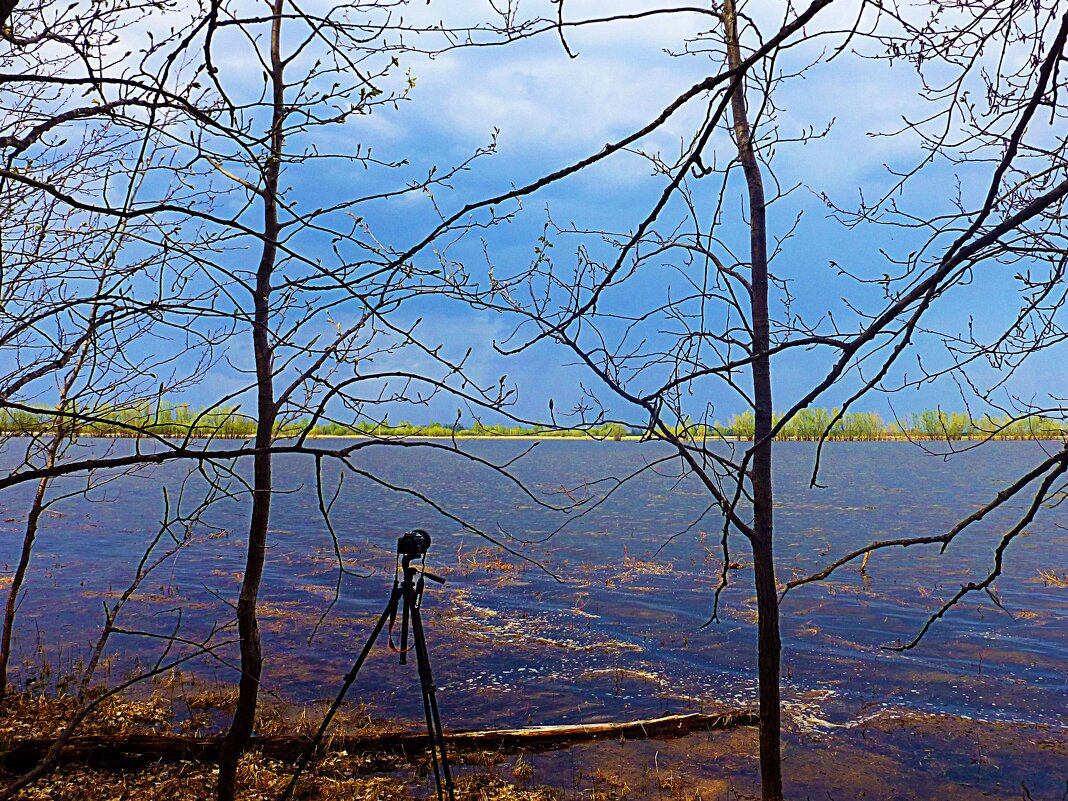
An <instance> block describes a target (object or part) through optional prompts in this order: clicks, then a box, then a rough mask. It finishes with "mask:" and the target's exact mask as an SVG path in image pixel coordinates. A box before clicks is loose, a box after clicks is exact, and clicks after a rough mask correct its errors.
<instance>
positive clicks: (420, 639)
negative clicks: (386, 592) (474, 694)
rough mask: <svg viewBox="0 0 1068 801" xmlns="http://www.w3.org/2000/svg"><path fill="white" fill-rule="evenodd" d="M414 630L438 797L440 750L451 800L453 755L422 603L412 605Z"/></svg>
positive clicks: (446, 790)
mask: <svg viewBox="0 0 1068 801" xmlns="http://www.w3.org/2000/svg"><path fill="white" fill-rule="evenodd" d="M411 616H412V634H413V635H414V639H415V658H416V662H417V663H418V666H419V683H420V685H421V686H422V690H423V711H424V713H425V714H426V730H427V735H428V736H429V737H430V749H431V756H432V759H433V763H434V778H435V779H437V780H438V799H439V801H440V799H441V796H442V793H441V790H442V783H441V779H440V778H439V776H438V761H439V754H440V762H441V775H442V776H443V777H444V779H445V784H444V787H445V794H446V795H448V797H449V801H455V799H456V795H455V792H454V790H453V784H452V771H451V770H450V769H449V758H448V755H447V754H446V753H445V733H444V731H443V730H442V727H441V715H440V714H439V713H438V700H437V695H436V693H437V687H436V686H435V685H434V677H433V675H431V672H430V651H429V650H428V649H427V646H426V636H425V635H424V634H423V621H422V618H421V617H420V615H419V607H418V606H416V605H415V604H413V605H412V608H411Z"/></svg>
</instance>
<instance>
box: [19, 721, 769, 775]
mask: <svg viewBox="0 0 1068 801" xmlns="http://www.w3.org/2000/svg"><path fill="white" fill-rule="evenodd" d="M756 723H757V716H756V714H755V713H753V712H747V711H736V712H722V713H719V714H701V713H691V714H685V715H667V716H665V717H660V718H652V719H649V720H636V721H628V722H621V723H580V724H575V725H569V726H531V727H527V728H522V729H491V730H484V731H452V732H447V733H446V735H445V740H446V744H447V747H448V748H449V750H450V751H453V752H465V751H485V750H491V751H504V752H508V751H520V750H522V751H537V750H547V749H552V748H558V747H561V746H567V745H576V744H579V743H586V742H593V741H596V740H605V739H629V740H639V739H669V738H672V737H683V736H685V735H688V734H694V733H696V732H700V731H713V730H715V729H730V728H735V727H737V726H752V725H755V724H756ZM310 741H311V738H310V737H306V736H292V735H280V736H258V737H253V738H252V743H251V745H250V747H251V748H252V749H253V750H256V751H259V752H260V753H262V754H264V755H266V756H269V757H271V758H274V759H281V760H286V761H295V760H296V759H298V758H299V757H300V755H301V754H303V753H304V750H305V749H306V748H307V747H308V743H309V742H310ZM53 742H54V740H51V739H26V740H19V741H16V742H14V743H12V744H11V747H10V748H8V749H7V751H5V752H4V753H3V754H0V763H2V765H3V768H4V769H5V770H8V771H22V770H26V769H27V768H29V767H31V766H32V765H34V764H35V763H36V762H37V760H39V759H40V758H41V757H42V756H43V755H44V754H45V752H46V751H47V750H48V749H49V748H50V747H51V745H52V743H53ZM220 742H222V738H221V737H183V736H179V735H167V734H122V735H86V736H82V737H72V738H71V739H70V741H69V742H68V743H67V745H66V746H65V747H64V748H63V751H62V754H61V756H60V762H62V763H70V762H86V763H92V764H95V765H103V766H108V765H112V766H120V767H131V766H133V765H136V764H144V763H147V762H175V761H179V760H202V761H210V760H215V759H217V758H218V753H219V743H220ZM426 747H427V736H426V733H425V732H423V733H420V732H412V731H401V732H395V731H394V732H368V733H366V734H358V733H357V734H352V735H338V736H334V737H329V738H327V741H326V742H325V743H324V745H323V747H322V748H321V749H320V750H322V751H330V752H338V751H345V752H347V753H349V754H366V753H388V754H393V755H397V756H402V757H415V756H418V755H420V754H422V752H423V751H424V750H425V749H426Z"/></svg>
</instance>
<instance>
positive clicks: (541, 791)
mask: <svg viewBox="0 0 1068 801" xmlns="http://www.w3.org/2000/svg"><path fill="white" fill-rule="evenodd" d="M291 770H292V766H290V765H288V764H283V763H279V762H276V761H274V760H269V759H264V758H263V757H262V756H260V755H258V754H249V755H246V756H245V757H244V758H243V759H242V760H241V763H240V766H239V768H238V774H237V779H238V786H239V788H240V789H239V792H238V796H237V797H238V799H239V801H276V799H278V798H279V797H280V796H281V794H282V792H283V790H284V789H285V787H286V785H287V784H288V782H289V777H290V771H291ZM217 774H218V769H217V768H216V767H215V766H214V765H206V764H194V763H188V762H186V763H179V764H175V765H156V766H152V767H151V768H146V769H144V770H138V771H129V772H120V771H105V770H92V769H89V768H85V767H81V766H77V767H75V766H72V767H68V768H64V769H63V770H61V771H58V772H56V773H54V774H52V775H51V776H49V777H47V778H46V779H43V780H42V781H41V782H39V783H38V784H36V785H34V786H32V787H30V788H28V789H27V790H25V791H23V792H22V793H21V794H20V795H19V796H17V798H18V799H19V801H129V800H130V799H137V800H138V801H189V799H207V798H212V797H214V794H215V779H216V776H217ZM419 786H420V790H417V791H413V789H412V785H411V784H410V783H408V782H406V781H405V780H404V779H402V778H398V777H396V776H360V775H355V774H353V773H351V770H350V766H349V765H348V764H347V760H346V758H345V757H344V756H340V755H334V756H331V757H327V758H326V759H324V760H322V761H320V762H319V763H317V764H315V765H314V766H313V768H312V769H311V770H310V771H309V774H308V775H307V776H304V777H302V778H301V780H300V782H299V784H298V785H297V790H296V792H295V793H294V795H293V798H294V799H295V801H414V800H415V799H417V798H420V797H426V796H425V791H426V787H425V782H421V783H419ZM430 794H431V798H433V788H432V787H431V788H430ZM456 798H457V801H555V799H556V798H557V795H556V793H555V792H553V791H552V790H549V789H547V788H534V789H525V788H522V787H518V786H516V785H514V784H511V783H510V782H508V781H505V780H504V779H502V778H500V777H499V776H494V775H492V774H487V773H479V774H474V775H468V776H461V777H459V778H458V779H457V781H456Z"/></svg>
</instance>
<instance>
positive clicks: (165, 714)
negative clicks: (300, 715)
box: [0, 690, 557, 801]
mask: <svg viewBox="0 0 1068 801" xmlns="http://www.w3.org/2000/svg"><path fill="white" fill-rule="evenodd" d="M230 701H231V699H230V697H229V693H228V692H226V691H224V690H220V691H213V690H200V691H198V692H196V693H192V694H189V695H188V696H183V695H179V696H177V697H176V698H175V699H173V700H172V699H168V698H159V697H154V698H150V699H147V700H138V699H126V698H119V697H115V698H109V699H106V700H105V701H104V702H103V703H102V704H101V706H100V707H99V709H97V710H95V711H94V712H93V714H91V715H90V716H89V717H88V718H87V719H86V721H85V723H84V725H83V726H81V727H79V729H78V732H77V734H79V735H85V734H108V735H123V734H135V733H141V734H144V733H160V732H172V731H179V730H183V729H185V728H186V726H185V725H184V722H183V721H181V720H178V719H177V718H176V715H175V711H176V710H181V709H186V708H188V709H189V710H190V711H191V712H194V713H203V712H207V711H211V710H215V709H225V708H226V707H227V706H229V705H230ZM76 709H77V703H76V702H75V700H74V699H73V698H70V697H59V698H55V697H48V696H40V695H33V694H29V693H13V694H11V695H9V696H8V697H7V698H6V699H4V700H3V701H2V702H0V750H2V749H5V748H6V747H7V746H9V745H10V744H11V743H13V742H16V741H18V740H21V739H24V738H37V737H54V736H56V735H57V734H58V733H59V732H60V731H61V730H62V728H63V726H64V725H65V724H66V723H67V721H68V720H69V719H70V717H71V716H72V715H73V714H74V713H75V711H76ZM286 718H287V716H286V714H285V710H268V711H267V712H266V714H265V715H264V717H263V718H262V719H261V721H260V725H259V726H258V728H260V729H270V730H274V731H278V730H281V729H282V728H283V727H284V726H285V723H284V721H285V720H286ZM291 724H292V725H291V728H290V729H287V731H290V732H291V733H292V732H296V733H301V731H300V730H301V729H302V727H301V725H300V719H297V720H296V721H291ZM386 725H387V724H384V723H383V722H381V721H375V720H373V719H372V718H370V717H369V716H368V715H367V714H366V711H365V710H362V709H357V710H355V711H349V710H346V712H345V714H344V715H343V720H342V727H343V728H344V729H345V730H350V731H351V730H355V729H366V728H379V727H381V726H386ZM521 762H522V760H521V759H520V760H519V761H517V763H516V771H515V778H516V779H517V780H518V781H524V780H526V779H527V778H529V771H527V770H525V769H524V767H525V766H524V765H522V764H521ZM387 763H388V764H387ZM486 765H487V766H488V767H490V769H492V761H489V760H487V761H486ZM384 767H385V768H386V770H387V771H388V772H391V773H392V775H368V774H369V773H370V772H371V771H378V772H381V771H382V770H383V768H384ZM292 770H293V766H292V765H291V764H289V763H287V762H281V761H278V760H274V759H269V758H267V757H264V756H263V755H262V754H258V753H250V754H247V755H245V757H244V758H243V759H242V760H241V763H240V767H239V770H238V784H239V787H240V791H239V793H238V799H240V801H268V799H270V800H271V801H275V799H277V798H279V797H280V796H281V794H282V792H283V791H284V789H285V787H286V786H287V784H288V783H289V780H290V776H291V773H292ZM217 775H218V768H217V766H216V765H215V764H214V763H211V762H194V761H182V762H177V763H158V764H152V765H148V766H145V767H138V768H131V769H129V770H115V769H101V768H96V767H91V766H88V765H82V764H71V765H65V766H63V767H61V768H59V769H57V770H56V771H54V772H53V773H51V774H50V775H48V776H46V777H45V778H43V779H41V780H40V781H38V782H37V783H35V784H33V785H31V786H30V787H28V788H26V789H25V790H23V791H22V792H21V793H20V794H19V795H18V796H16V798H17V799H18V800H19V801H130V800H131V799H137V801H188V799H207V798H212V797H214V794H215V781H216V777H217ZM13 778H14V776H12V775H9V774H4V773H0V786H3V785H4V784H6V783H7V781H9V780H11V779H13ZM456 783H457V792H456V797H457V799H458V801H554V799H556V798H557V795H556V793H555V792H554V791H551V790H549V789H547V788H523V787H518V786H516V785H515V784H512V783H511V782H508V781H506V780H504V779H503V778H501V777H499V776H496V775H493V774H491V773H484V772H480V773H475V774H470V775H463V776H460V777H458V779H457V782H456ZM428 793H429V795H430V797H431V798H433V797H434V794H433V786H432V783H429V780H428V779H427V777H426V766H423V769H422V770H421V769H420V767H418V766H417V767H415V768H412V767H410V766H406V765H405V764H404V763H403V762H401V761H399V760H394V761H392V762H391V761H390V760H383V759H376V758H374V757H373V756H370V755H366V754H359V755H357V754H351V755H350V754H347V753H345V752H340V753H329V754H326V755H324V756H323V757H322V758H321V759H318V760H316V761H315V762H313V763H312V764H311V766H309V768H308V770H307V771H306V773H305V775H304V776H303V777H302V778H301V780H300V782H299V783H298V785H297V790H296V792H295V793H294V796H293V798H294V799H295V801H414V799H418V798H425V797H427V794H428Z"/></svg>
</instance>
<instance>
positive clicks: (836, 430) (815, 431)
mask: <svg viewBox="0 0 1068 801" xmlns="http://www.w3.org/2000/svg"><path fill="white" fill-rule="evenodd" d="M838 412H839V410H838V408H832V409H825V408H810V409H804V410H802V411H801V412H799V413H798V414H797V415H796V416H795V417H794V418H793V419H792V420H790V422H789V423H788V424H787V425H786V426H785V427H784V428H783V430H782V431H781V432H780V434H779V436H778V437H777V439H780V440H799V441H813V440H818V439H819V438H820V437H821V436H822V435H823V433H824V432H825V431H827V430H828V428H829V434H828V435H827V438H828V439H831V440H851V441H856V440H871V441H875V440H897V439H923V440H932V439H937V440H961V439H971V438H994V439H1056V438H1061V437H1064V436H1065V435H1066V434H1068V426H1066V425H1065V424H1064V422H1063V421H1060V420H1055V419H1052V418H1048V417H1042V416H1038V415H1026V416H1019V417H1013V416H1011V415H1002V416H996V415H983V416H981V417H974V416H971V415H969V414H967V413H964V412H946V411H943V410H941V409H929V410H925V411H922V412H918V413H917V412H913V413H910V414H909V415H906V416H902V417H901V418H898V419H896V420H889V421H887V420H884V419H883V418H882V416H881V415H880V414H879V413H878V412H849V413H847V414H844V415H842V416H841V419H838V420H835V418H836V417H837V416H838ZM71 415H72V417H73V419H76V420H77V421H78V422H76V423H75V424H74V425H73V427H71V424H70V423H69V422H66V423H64V425H65V426H67V428H68V431H69V432H70V434H71V435H72V436H90V437H92V436H99V437H144V436H156V437H166V438H174V437H193V438H199V439H203V438H218V439H244V438H249V437H253V436H255V433H256V419H255V418H254V417H251V416H249V415H247V414H244V413H242V412H241V410H240V407H239V406H236V405H235V406H230V407H224V408H195V407H193V406H191V405H190V404H188V403H173V404H172V403H161V404H158V405H155V406H152V407H149V406H147V405H145V404H141V405H137V406H132V407H123V408H100V409H93V410H89V411H87V410H75V411H73V412H71ZM72 417H65V418H64V419H65V420H68V421H69V420H70V419H72ZM776 420H778V417H776ZM832 421H833V424H832ZM57 425H58V423H57V420H56V418H55V416H54V415H50V414H49V413H48V411H42V412H40V413H34V412H29V411H25V410H22V409H11V408H0V433H2V434H4V435H7V436H19V435H29V434H36V433H41V432H45V431H51V430H55V428H56V427H57ZM754 428H755V426H754V418H753V413H752V412H751V411H746V412H743V413H742V414H736V415H733V416H732V417H731V418H730V419H729V420H728V421H727V423H725V424H721V423H718V422H717V423H713V424H712V425H706V424H701V423H694V422H692V421H688V422H687V423H686V424H684V425H680V426H678V427H677V430H676V432H675V433H676V434H680V435H684V436H687V437H690V438H692V439H695V440H700V439H717V438H730V439H741V440H751V439H752V438H753V432H754ZM307 429H308V422H307V420H296V421H289V422H285V423H279V424H278V426H277V433H278V435H279V436H283V437H285V436H296V435H297V434H299V433H301V432H304V431H306V430H307ZM309 433H310V434H311V435H313V436H320V437H347V436H367V437H458V438H464V437H468V438H469V437H544V438H558V439H583V438H591V439H607V440H614V441H619V440H622V439H623V438H624V437H646V436H647V434H646V432H644V431H642V430H640V429H635V428H630V427H626V426H624V425H622V424H620V423H602V424H600V425H585V426H574V427H547V426H521V425H514V426H508V425H505V424H502V423H497V424H493V425H488V424H486V423H483V422H481V421H476V422H474V423H463V422H457V423H455V424H449V423H441V422H431V423H412V422H409V421H407V420H401V421H398V422H396V423H392V422H390V421H389V420H388V419H385V420H381V421H373V420H361V421H359V422H356V423H352V424H346V423H339V422H331V423H326V424H322V425H317V426H314V427H312V428H311V431H310V432H309Z"/></svg>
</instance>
